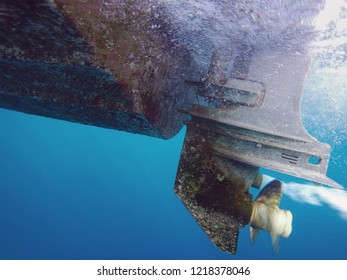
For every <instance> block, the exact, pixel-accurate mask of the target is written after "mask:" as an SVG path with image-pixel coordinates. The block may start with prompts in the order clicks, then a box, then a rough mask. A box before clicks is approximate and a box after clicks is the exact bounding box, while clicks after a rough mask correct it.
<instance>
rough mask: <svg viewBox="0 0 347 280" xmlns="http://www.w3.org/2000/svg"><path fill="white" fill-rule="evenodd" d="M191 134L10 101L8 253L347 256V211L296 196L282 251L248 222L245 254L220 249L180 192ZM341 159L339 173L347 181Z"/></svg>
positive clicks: (286, 203)
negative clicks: (129, 129) (55, 113)
mask: <svg viewBox="0 0 347 280" xmlns="http://www.w3.org/2000/svg"><path fill="white" fill-rule="evenodd" d="M184 134H185V130H184V129H183V130H182V131H181V132H180V133H179V134H178V135H177V136H175V137H174V138H172V139H170V140H161V139H157V138H151V137H146V136H142V135H135V134H130V133H126V132H120V131H115V130H109V129H103V128H98V127H93V126H86V125H81V124H76V123H70V122H66V121H60V120H54V119H49V118H44V117H38V116H32V115H27V114H23V113H18V112H14V111H9V110H5V109H0V259H346V258H347V242H346V233H347V220H345V219H344V218H343V217H341V215H340V214H341V212H340V214H339V212H338V211H336V208H334V207H331V206H329V205H327V204H325V203H323V204H322V205H320V206H316V205H312V204H308V203H303V202H298V201H296V200H293V199H291V198H290V197H289V196H287V195H284V196H283V199H282V203H281V208H284V209H289V210H291V211H292V213H293V216H294V220H293V232H292V234H291V236H290V237H289V238H288V239H283V238H282V239H281V240H280V251H279V253H278V254H277V255H274V254H273V251H272V248H271V240H270V236H269V235H268V234H267V233H265V232H262V233H261V234H260V235H259V236H258V240H257V242H256V243H255V244H254V245H251V243H250V241H249V227H248V226H246V227H245V228H243V229H241V231H240V236H239V246H238V253H237V255H230V254H227V253H224V252H222V251H220V250H218V249H217V248H215V247H214V245H213V244H212V243H211V242H210V241H209V239H208V238H207V236H206V235H205V234H204V232H203V231H202V230H201V229H200V228H199V226H198V225H197V224H196V223H195V221H194V220H193V218H192V217H191V216H190V214H189V213H188V211H187V210H186V209H185V208H184V206H183V204H182V203H181V202H180V200H179V199H178V198H177V197H176V195H175V194H174V192H173V186H174V180H175V176H176V170H177V166H178V161H179V157H180V152H181V148H182V144H183V140H184ZM320 140H321V141H324V139H320ZM346 150H347V144H346V143H344V144H343V145H342V144H341V145H339V146H338V148H336V149H334V150H333V153H332V158H333V159H334V158H338V157H339V154H341V153H343V151H346ZM338 164H339V161H336V160H335V161H334V160H332V163H331V165H330V168H329V176H331V177H332V178H333V179H334V180H337V181H338V182H339V183H341V184H343V183H344V182H343V181H345V173H343V172H344V168H345V166H339V165H338ZM342 170H343V172H342ZM265 172H266V171H265ZM269 174H270V175H272V176H276V177H277V176H280V179H282V180H286V181H289V182H290V181H296V180H297V179H295V178H294V177H289V176H285V175H278V174H271V172H270V173H269ZM254 194H256V191H255V192H254ZM344 202H346V199H345V200H344V201H341V203H342V204H343V203H344ZM341 203H340V204H341ZM340 210H341V209H340ZM342 211H343V209H342Z"/></svg>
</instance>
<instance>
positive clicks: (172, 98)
mask: <svg viewBox="0 0 347 280" xmlns="http://www.w3.org/2000/svg"><path fill="white" fill-rule="evenodd" d="M155 8H156V7H152V6H150V5H149V3H147V2H146V1H145V3H144V2H141V1H133V2H127V1H116V2H112V3H111V2H108V1H64V0H58V1H54V2H53V1H44V0H31V1H25V2H23V1H18V0H17V1H16V0H15V1H1V3H0V9H1V17H0V72H1V75H0V88H1V90H0V106H1V107H4V108H8V109H13V110H18V111H23V112H26V113H32V114H38V115H42V116H48V117H54V118H59V119H64V120H69V121H76V122H80V123H85V124H91V125H96V126H102V127H108V128H114V129H121V130H126V131H130V132H134V133H142V134H146V135H151V136H156V137H162V138H170V137H172V136H173V135H175V134H176V133H177V132H178V131H179V129H180V128H181V127H182V122H183V115H182V114H179V113H178V112H177V108H182V107H186V105H187V103H190V102H189V100H190V98H191V96H190V94H189V93H190V92H192V89H190V88H189V87H188V86H187V85H185V84H184V79H185V77H186V78H188V77H191V76H194V73H195V71H196V69H197V67H196V65H195V64H194V62H193V59H192V58H191V56H190V54H189V52H188V51H187V50H186V49H184V47H182V46H178V45H177V44H174V43H172V42H171V39H170V34H169V32H170V28H169V26H167V24H165V23H164V22H161V21H162V19H161V18H158V17H155V16H154V13H153V9H155ZM176 65H180V66H179V67H176Z"/></svg>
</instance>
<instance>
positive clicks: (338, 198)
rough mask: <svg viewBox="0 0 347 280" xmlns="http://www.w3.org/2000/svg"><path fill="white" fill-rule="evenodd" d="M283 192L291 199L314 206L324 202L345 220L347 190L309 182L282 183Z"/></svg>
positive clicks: (346, 214)
mask: <svg viewBox="0 0 347 280" xmlns="http://www.w3.org/2000/svg"><path fill="white" fill-rule="evenodd" d="M283 192H284V194H286V195H288V196H289V197H290V198H291V199H293V200H295V201H298V202H301V203H308V204H311V205H315V206H321V205H324V204H327V205H329V206H330V207H331V208H333V209H334V210H336V211H337V212H338V214H339V216H340V217H341V218H342V219H344V220H347V191H345V190H340V189H332V188H326V187H321V186H315V185H310V184H299V183H294V182H290V183H284V184H283Z"/></svg>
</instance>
